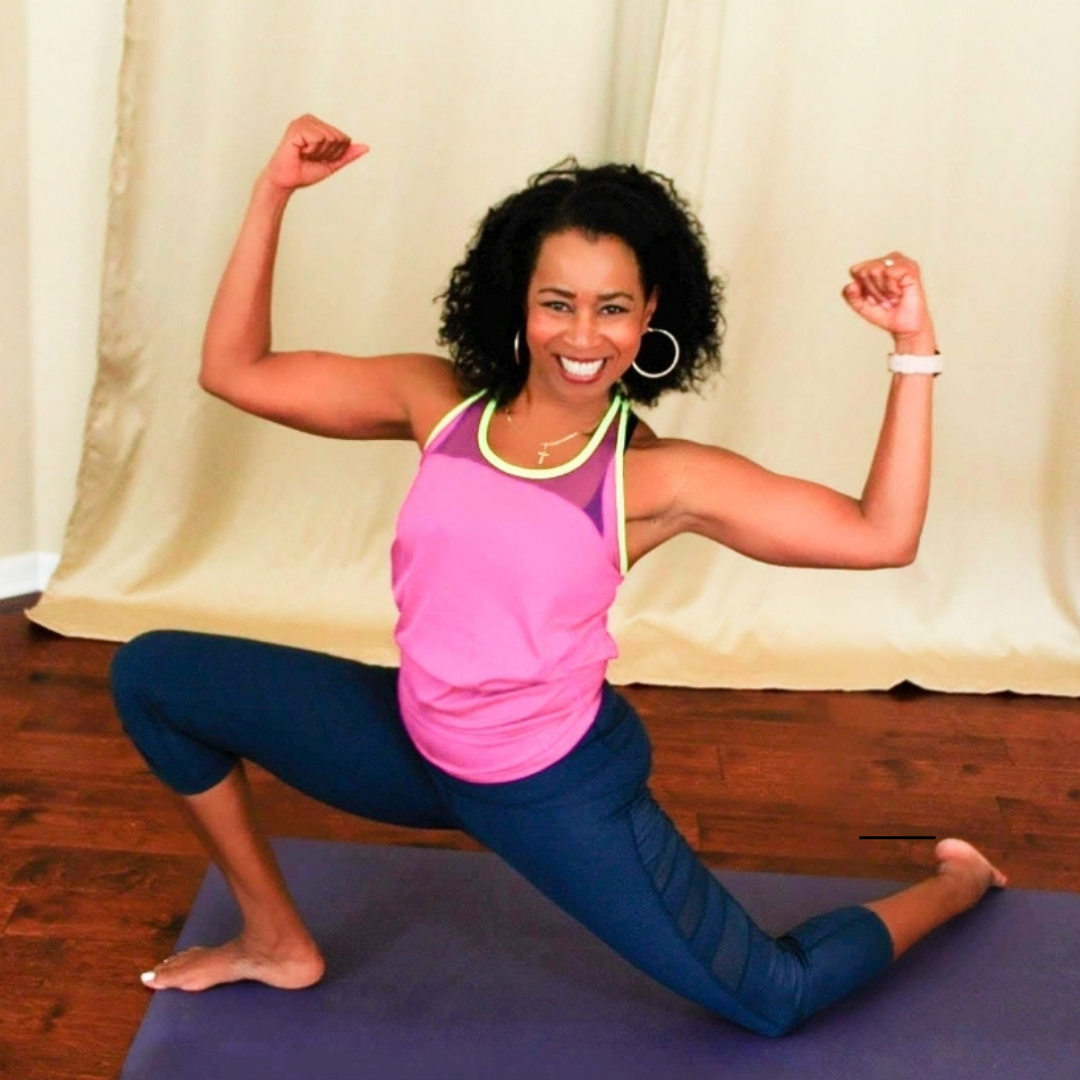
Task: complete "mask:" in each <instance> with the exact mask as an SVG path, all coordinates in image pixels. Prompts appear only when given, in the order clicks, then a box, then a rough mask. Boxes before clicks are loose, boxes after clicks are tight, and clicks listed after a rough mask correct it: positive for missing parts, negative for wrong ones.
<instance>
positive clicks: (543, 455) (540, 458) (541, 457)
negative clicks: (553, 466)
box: [536, 449, 551, 465]
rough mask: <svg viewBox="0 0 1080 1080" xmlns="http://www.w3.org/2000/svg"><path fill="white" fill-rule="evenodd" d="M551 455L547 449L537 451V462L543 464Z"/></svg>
mask: <svg viewBox="0 0 1080 1080" xmlns="http://www.w3.org/2000/svg"><path fill="white" fill-rule="evenodd" d="M549 457H551V455H550V454H549V453H548V452H547V450H546V449H544V450H537V451H536V463H537V464H538V465H543V464H544V462H545V461H547V459H548V458H549Z"/></svg>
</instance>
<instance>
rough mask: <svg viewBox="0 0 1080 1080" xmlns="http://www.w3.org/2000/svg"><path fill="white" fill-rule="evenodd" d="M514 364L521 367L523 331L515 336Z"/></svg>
mask: <svg viewBox="0 0 1080 1080" xmlns="http://www.w3.org/2000/svg"><path fill="white" fill-rule="evenodd" d="M514 363H515V364H517V366H518V367H521V331H520V330H519V331H518V332H517V333H516V334H515V335H514Z"/></svg>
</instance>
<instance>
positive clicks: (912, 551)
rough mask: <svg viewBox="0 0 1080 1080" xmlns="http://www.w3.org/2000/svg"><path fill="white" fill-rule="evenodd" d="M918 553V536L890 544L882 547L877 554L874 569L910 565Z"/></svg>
mask: <svg viewBox="0 0 1080 1080" xmlns="http://www.w3.org/2000/svg"><path fill="white" fill-rule="evenodd" d="M918 554H919V538H918V537H917V536H916V537H915V538H914V539H912V540H907V541H905V542H903V543H900V544H891V545H889V546H888V547H886V548H884V549H883V550H882V551H881V552H880V553H879V556H878V561H877V563H876V564H875V568H876V569H881V570H894V569H897V568H899V567H901V566H910V565H911V564H912V563H913V562H914V561H915V557H916V556H917V555H918Z"/></svg>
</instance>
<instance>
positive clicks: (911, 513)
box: [627, 252, 937, 569]
mask: <svg viewBox="0 0 1080 1080" xmlns="http://www.w3.org/2000/svg"><path fill="white" fill-rule="evenodd" d="M851 277H852V281H851V283H850V284H849V285H848V286H847V287H846V288H845V289H844V298H845V299H846V300H847V302H848V304H849V305H850V306H851V307H852V309H853V310H854V311H856V312H857V313H858V314H859V315H861V316H862V317H863V318H865V319H866V320H867V321H868V322H871V323H872V324H874V325H875V326H878V327H880V328H882V329H883V330H886V331H888V332H889V333H890V334H891V335H892V338H893V344H894V352H896V353H898V354H904V355H915V356H923V357H931V358H932V357H933V356H934V354H935V353H936V351H937V341H936V339H935V336H934V327H933V323H932V320H931V318H930V314H929V311H928V309H927V304H926V298H925V295H924V292H923V287H922V281H921V278H920V275H919V268H918V266H917V265H916V264H915V263H914V262H913V261H912V260H910V259H908V258H906V257H905V256H903V255H900V254H899V253H897V252H894V253H893V254H891V255H889V256H887V257H886V258H885V259H875V260H872V261H871V262H866V263H860V264H859V265H857V266H855V267H853V268H852V270H851ZM933 382H934V376H933V375H930V374H894V375H893V376H892V384H891V386H890V388H889V395H888V401H887V404H886V407H885V418H884V421H883V423H882V427H881V434H880V436H879V438H878V444H877V449H876V452H875V453H874V457H873V460H872V462H871V465H870V470H869V474H868V476H867V479H866V484H865V486H864V488H863V491H862V495H861V496H860V497H859V498H854V497H852V496H848V495H844V494H842V493H840V492H838V491H834V490H833V489H831V488H828V487H825V486H823V485H821V484H816V483H813V482H810V481H807V480H800V479H796V478H793V477H788V476H780V475H778V474H776V473H773V472H770V471H768V470H767V469H764V468H762V467H761V466H759V465H756V464H754V463H753V462H751V461H748V460H747V459H746V458H743V457H741V456H739V455H738V454H734V453H731V452H730V451H727V450H722V449H719V448H716V447H707V446H701V445H698V444H696V443H690V442H681V441H677V440H658V441H657V443H656V444H655V446H652V447H649V446H648V445H647V444H646V445H645V447H644V449H645V450H646V451H647V452H644V453H642V454H640V455H638V458H639V459H640V461H641V462H642V463H643V464H642V467H641V469H640V470H639V477H640V480H641V483H639V484H637V485H635V486H636V490H637V492H638V493H639V495H638V499H637V502H636V506H635V500H634V499H633V498H632V489H631V488H630V485H629V484H628V494H627V509H628V517H630V518H631V523H630V531H629V535H628V540H629V542H630V547H631V557H632V558H633V557H640V555H641V554H644V552H645V551H647V550H649V549H650V548H651V547H654V546H656V543H658V542H660V541H662V540H663V539H666V538H667V537H668V536H671V535H675V534H676V533H680V532H694V533H698V534H700V535H702V536H706V537H709V538H710V539H713V540H716V541H718V542H720V543H722V544H725V545H726V546H728V547H731V548H733V549H734V550H736V551H739V552H742V553H743V554H745V555H748V556H750V557H751V558H755V559H759V560H762V561H764V562H771V563H778V564H782V565H788V566H818V567H841V568H849V569H871V568H877V567H886V566H902V565H906V564H907V563H910V562H911V561H912V560H913V559H914V558H915V554H916V552H917V550H918V546H919V537H920V535H921V533H922V527H923V522H924V520H925V517H926V507H927V502H928V499H929V491H930V443H931V437H930V432H931V398H932V394H933ZM648 492H654V493H657V495H659V497H660V501H659V503H657V504H654V505H652V506H651V507H650V498H649V496H648ZM650 510H651V514H650V513H649V512H648V511H650ZM635 516H637V518H638V521H639V524H638V525H637V527H636V528H635V527H634V525H635V522H634V517H635ZM646 519H651V520H650V524H649V526H647V527H646V526H644V524H642V522H643V521H644V520H646ZM635 536H636V537H637V543H636V545H635ZM635 546H636V547H637V551H635Z"/></svg>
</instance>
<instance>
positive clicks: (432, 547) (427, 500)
mask: <svg viewBox="0 0 1080 1080" xmlns="http://www.w3.org/2000/svg"><path fill="white" fill-rule="evenodd" d="M494 415H495V403H494V401H492V400H485V399H484V398H482V397H480V396H479V395H478V396H477V397H474V398H470V399H468V400H467V401H463V402H462V403H461V404H460V405H458V406H457V407H456V408H455V409H453V410H452V411H451V412H450V413H449V414H448V415H447V416H446V417H444V418H443V420H442V421H441V422H440V424H439V426H438V427H437V428H436V429H435V431H434V432H433V433H432V435H431V437H430V438H429V439H428V442H427V445H426V446H425V447H424V451H423V455H422V457H421V460H420V468H419V471H418V472H417V474H416V477H415V479H414V480H413V484H412V487H411V488H410V490H409V494H408V496H407V497H406V499H405V502H404V504H403V505H402V508H401V512H400V514H399V516H398V521H397V535H396V537H395V540H394V545H393V549H392V552H391V563H392V571H393V587H394V598H395V600H396V601H397V605H398V610H399V612H400V618H399V619H398V624H397V629H396V631H395V635H394V637H395V640H396V641H397V644H398V647H399V648H400V650H401V671H400V675H399V678H398V699H399V702H400V706H401V713H402V717H403V718H404V721H405V726H406V728H407V729H408V732H409V734H410V736H411V737H412V739H413V741H414V743H415V744H416V747H417V749H418V750H419V751H420V752H421V753H422V754H423V755H424V757H426V758H427V759H428V760H429V761H431V762H432V763H434V764H435V765H437V766H439V767H440V768H441V769H443V770H445V771H446V772H448V773H450V774H451V775H453V776H457V777H460V778H461V779H464V780H470V781H474V782H478V783H497V782H501V781H505V780H516V779H520V778H521V777H525V776H530V775H532V774H533V773H536V772H539V771H540V770H541V769H543V768H545V767H546V766H548V765H550V764H552V763H554V762H555V761H558V760H559V759H560V758H561V757H563V756H564V755H565V754H567V753H568V752H569V751H570V750H571V749H572V747H573V746H574V744H575V743H576V742H578V740H579V739H580V738H581V737H582V735H584V733H585V731H586V730H587V729H588V727H589V725H590V724H591V723H592V721H593V719H594V717H595V715H596V711H597V709H598V707H599V704H600V694H601V689H602V686H603V681H604V675H605V672H606V669H607V664H608V661H609V660H611V659H612V658H613V657H615V656H617V655H618V650H617V648H616V646H615V642H614V640H613V639H612V637H611V635H610V634H609V633H608V629H607V613H608V609H609V608H610V607H611V604H612V602H613V601H614V599H615V591H616V589H617V588H618V586H619V583H620V582H621V580H622V578H623V575H624V574H625V573H626V543H625V531H624V515H623V512H622V506H623V499H622V459H623V454H624V451H625V446H626V439H627V431H628V420H629V418H630V408H629V402H627V401H626V400H625V399H624V398H621V397H619V398H616V399H615V400H614V401H613V402H612V404H611V407H610V408H609V410H608V412H607V414H606V415H605V416H604V419H603V420H602V421H601V423H600V426H599V427H598V428H597V430H596V432H595V433H594V434H593V436H592V438H591V439H590V440H589V444H588V446H586V447H585V448H584V449H583V450H582V451H581V453H580V454H578V455H577V457H575V458H574V459H573V460H572V461H569V462H567V463H566V464H565V465H561V466H558V467H556V468H546V469H545V468H536V469H525V468H520V467H518V466H514V465H510V464H507V463H506V462H504V461H502V460H501V459H500V458H499V457H498V456H497V455H496V454H495V452H494V451H493V450H492V449H491V447H490V445H489V443H488V437H487V433H488V426H489V425H490V424H491V422H492V418H493V416H494Z"/></svg>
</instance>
